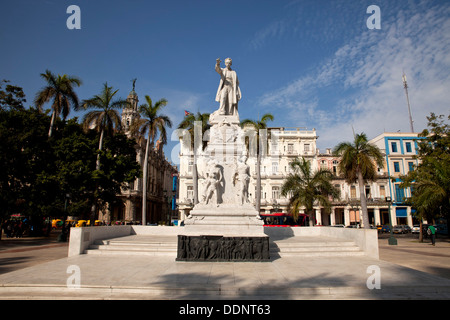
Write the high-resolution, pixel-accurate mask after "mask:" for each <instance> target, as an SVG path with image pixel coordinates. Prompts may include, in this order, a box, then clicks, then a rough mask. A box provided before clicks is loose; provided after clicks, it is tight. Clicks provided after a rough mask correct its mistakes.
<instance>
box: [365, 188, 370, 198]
mask: <svg viewBox="0 0 450 320" xmlns="http://www.w3.org/2000/svg"><path fill="white" fill-rule="evenodd" d="M364 191H365V194H366V198H370V197H371V194H370V186H365V187H364Z"/></svg>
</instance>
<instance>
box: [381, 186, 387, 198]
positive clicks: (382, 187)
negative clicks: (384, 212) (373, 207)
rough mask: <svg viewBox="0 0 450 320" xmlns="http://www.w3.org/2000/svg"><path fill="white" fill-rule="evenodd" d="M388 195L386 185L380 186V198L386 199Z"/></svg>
mask: <svg viewBox="0 0 450 320" xmlns="http://www.w3.org/2000/svg"><path fill="white" fill-rule="evenodd" d="M385 197H386V189H385V186H380V198H382V199H384V198H385Z"/></svg>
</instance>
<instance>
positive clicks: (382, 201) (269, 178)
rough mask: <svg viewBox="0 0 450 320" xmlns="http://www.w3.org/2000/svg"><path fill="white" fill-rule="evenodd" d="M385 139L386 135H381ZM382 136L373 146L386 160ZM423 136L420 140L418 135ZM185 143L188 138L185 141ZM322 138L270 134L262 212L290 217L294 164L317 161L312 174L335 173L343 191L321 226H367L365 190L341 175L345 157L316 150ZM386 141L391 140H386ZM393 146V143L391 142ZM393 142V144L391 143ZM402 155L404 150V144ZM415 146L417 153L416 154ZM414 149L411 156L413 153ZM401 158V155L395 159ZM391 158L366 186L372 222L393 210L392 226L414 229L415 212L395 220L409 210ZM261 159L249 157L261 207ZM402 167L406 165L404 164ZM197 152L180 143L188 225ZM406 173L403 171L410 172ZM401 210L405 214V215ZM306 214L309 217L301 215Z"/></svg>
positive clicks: (323, 213)
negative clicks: (286, 188) (288, 190)
mask: <svg viewBox="0 0 450 320" xmlns="http://www.w3.org/2000/svg"><path fill="white" fill-rule="evenodd" d="M246 130H250V127H246V128H244V131H246ZM379 137H380V136H379ZM379 137H377V138H374V139H372V140H371V141H370V142H371V143H373V144H375V145H377V146H378V147H379V148H380V150H381V151H382V153H383V155H384V154H385V153H386V148H385V145H380V144H379V140H380V139H379ZM416 137H417V135H416ZM180 139H181V140H182V138H180ZM317 139H318V136H317V133H316V130H315V129H312V130H309V129H306V128H284V127H276V128H268V129H267V144H266V145H265V147H263V148H262V150H263V151H262V157H261V165H260V170H261V206H260V213H261V214H263V213H264V214H268V213H275V212H288V211H289V208H288V202H289V200H288V199H287V198H286V197H283V196H282V195H281V187H282V185H283V183H284V180H285V179H286V177H287V176H288V175H289V173H290V166H289V163H290V162H291V161H292V160H294V159H295V158H297V157H304V158H305V159H306V160H309V161H311V163H312V171H315V170H318V169H320V168H324V169H328V170H330V171H331V172H332V173H333V174H334V175H335V177H334V179H333V184H334V186H335V187H336V188H338V189H339V190H340V194H341V196H340V199H338V200H334V201H333V205H332V207H331V209H329V210H328V209H325V208H323V207H320V206H317V207H316V208H315V210H316V212H315V214H316V223H317V224H318V225H345V226H350V225H355V226H356V225H361V224H362V217H361V216H360V190H359V186H358V184H357V183H354V184H348V183H347V182H346V181H345V179H344V178H343V177H342V176H341V175H340V172H339V169H338V164H339V161H340V158H339V157H337V156H335V155H333V153H332V152H331V149H326V150H325V152H324V153H321V152H320V151H319V150H318V149H317V146H316V142H317ZM382 141H383V142H385V140H382ZM386 141H387V140H386ZM412 141H413V140H408V139H404V140H403V142H402V143H403V147H402V149H401V150H404V151H406V152H407V154H405V156H406V158H404V159H403V160H402V161H401V164H402V168H405V166H406V167H407V168H410V167H409V166H410V164H409V162H411V161H410V160H409V159H411V157H410V156H412V155H413V154H415V144H414V143H413V142H412ZM389 143H390V140H389ZM398 143H399V146H398V148H399V150H400V142H398ZM410 147H411V148H412V149H410ZM409 150H411V151H409ZM395 155H396V156H399V155H400V154H399V153H398V152H397V154H395ZM391 156H392V154H391V153H389V152H388V153H387V155H386V162H385V164H384V166H383V168H377V170H378V178H377V180H376V181H375V182H367V183H366V184H365V186H364V194H365V195H366V198H367V205H368V213H369V222H370V224H371V225H373V226H376V225H383V224H389V208H390V207H391V215H392V223H393V225H396V224H408V225H410V226H412V220H411V214H410V212H411V210H410V209H405V210H406V211H407V213H408V214H409V218H407V219H397V218H400V217H401V215H400V213H399V214H398V215H397V216H395V213H396V212H397V211H398V212H401V210H402V209H400V208H404V207H399V206H397V205H398V204H400V202H397V199H398V196H399V195H400V193H398V195H396V196H394V195H395V194H396V193H395V192H396V190H395V188H396V187H395V185H396V184H397V183H394V184H393V183H392V182H391V181H390V179H389V177H390V176H391V171H392V170H393V169H392V168H394V171H395V170H396V169H395V168H397V166H400V163H399V164H394V162H397V160H394V159H397V158H392V157H391ZM256 160H257V158H256V156H251V154H250V155H249V158H248V161H247V163H248V165H249V166H250V174H251V180H250V186H249V196H250V199H251V201H253V203H255V201H256V198H255V194H256V181H257V178H256ZM398 162H400V161H398ZM193 165H194V158H193V150H192V147H190V148H189V146H185V145H183V143H180V190H179V191H180V198H179V201H178V205H179V211H180V219H181V220H183V219H184V218H185V217H186V216H187V215H189V212H190V210H191V209H192V208H193V206H194V202H193V199H194V186H193V181H192V173H193ZM404 172H405V171H401V173H404ZM399 173H400V172H399ZM202 185H203V178H202V177H201V176H199V177H198V188H199V194H201V193H202ZM386 197H392V198H394V199H396V201H395V202H394V203H393V206H389V203H388V202H387V201H386ZM399 209H400V210H399ZM300 213H303V212H302V210H300Z"/></svg>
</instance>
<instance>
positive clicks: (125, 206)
mask: <svg viewBox="0 0 450 320" xmlns="http://www.w3.org/2000/svg"><path fill="white" fill-rule="evenodd" d="M127 100H128V102H129V103H130V106H129V107H126V108H124V109H123V110H122V128H123V129H124V132H125V134H126V135H127V136H128V137H131V136H132V132H131V131H130V128H131V125H132V123H133V122H134V121H136V120H137V119H139V118H140V115H139V112H138V103H139V99H138V95H137V94H136V92H135V91H134V90H132V91H131V92H130V93H129V95H128V97H127ZM146 142H147V141H146V139H145V138H143V137H140V138H138V139H136V145H135V149H136V161H137V162H138V163H139V164H140V165H141V167H142V165H143V164H144V158H145V147H146ZM150 148H151V150H149V156H148V177H147V178H148V180H147V219H146V220H147V222H148V223H149V224H170V222H171V221H172V220H173V219H174V217H178V212H177V211H176V207H175V203H174V202H175V201H174V199H175V198H176V197H177V193H178V180H177V177H178V169H177V167H176V166H175V165H173V164H172V163H170V162H169V161H168V160H167V159H166V157H165V155H164V151H163V148H162V145H160V144H159V143H157V145H156V146H150ZM142 186H143V177H141V178H138V179H136V180H135V181H133V182H131V183H129V185H128V188H127V189H124V190H122V193H121V194H120V195H119V198H120V200H121V201H118V203H116V204H114V205H113V207H112V208H109V209H106V210H105V213H104V214H102V215H100V217H99V219H100V220H104V221H105V222H115V221H120V222H125V223H140V222H141V221H142Z"/></svg>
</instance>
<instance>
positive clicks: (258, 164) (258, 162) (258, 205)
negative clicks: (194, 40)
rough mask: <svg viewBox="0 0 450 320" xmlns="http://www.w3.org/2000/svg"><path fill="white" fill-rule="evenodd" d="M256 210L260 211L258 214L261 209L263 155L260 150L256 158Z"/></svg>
mask: <svg viewBox="0 0 450 320" xmlns="http://www.w3.org/2000/svg"><path fill="white" fill-rule="evenodd" d="M255 199H256V211H258V215H259V213H260V209H261V155H260V153H259V152H258V155H257V160H256V195H255Z"/></svg>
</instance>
